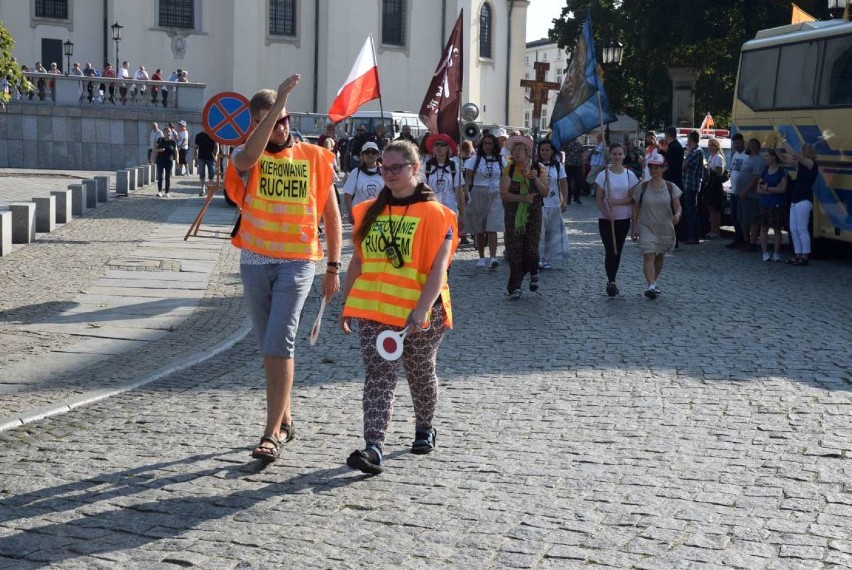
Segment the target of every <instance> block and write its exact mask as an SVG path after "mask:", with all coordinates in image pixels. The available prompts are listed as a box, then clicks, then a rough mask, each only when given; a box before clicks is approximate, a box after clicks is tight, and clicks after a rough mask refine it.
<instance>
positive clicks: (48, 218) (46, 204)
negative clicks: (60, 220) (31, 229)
mask: <svg viewBox="0 0 852 570" xmlns="http://www.w3.org/2000/svg"><path fill="white" fill-rule="evenodd" d="M33 203H34V204H35V207H36V209H35V230H36V231H37V232H52V231H53V230H55V229H56V196H52V195H51V196H46V197H44V198H33Z"/></svg>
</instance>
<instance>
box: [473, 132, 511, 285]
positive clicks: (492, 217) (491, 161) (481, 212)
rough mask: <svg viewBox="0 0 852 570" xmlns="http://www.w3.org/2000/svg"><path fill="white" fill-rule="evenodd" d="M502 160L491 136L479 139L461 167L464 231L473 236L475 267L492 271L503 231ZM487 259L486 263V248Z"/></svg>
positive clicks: (495, 263)
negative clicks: (466, 196) (465, 196)
mask: <svg viewBox="0 0 852 570" xmlns="http://www.w3.org/2000/svg"><path fill="white" fill-rule="evenodd" d="M502 171H503V159H502V158H501V157H500V145H499V144H497V138H496V137H495V136H494V135H492V134H486V135H482V139H481V140H480V141H479V147H477V149H476V156H472V157H470V158H469V159H468V160H467V162H465V164H464V180H465V185H466V186H468V188H470V201H469V202H468V204H467V210H466V212H465V214H466V215H465V223H464V226H465V229H466V230H467V232H468V233H472V234H475V236H476V238H475V239H476V249H477V251H478V252H479V261H477V262H476V267H477V268H480V269H486V268H487V269H490V270H492V271H493V270H495V269H497V268H498V267H500V262H499V261H497V233H498V232H502V231H503V202H502V201H501V200H500V173H501V172H502ZM486 245H487V246H488V253H489V254H490V255H491V257H490V258H489V259H485V246H486Z"/></svg>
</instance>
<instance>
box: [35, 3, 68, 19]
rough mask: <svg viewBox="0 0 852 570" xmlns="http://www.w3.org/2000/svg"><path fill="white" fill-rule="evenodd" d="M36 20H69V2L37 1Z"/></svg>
mask: <svg viewBox="0 0 852 570" xmlns="http://www.w3.org/2000/svg"><path fill="white" fill-rule="evenodd" d="M35 17H36V18H52V19H56V20H67V19H68V0H36V3H35Z"/></svg>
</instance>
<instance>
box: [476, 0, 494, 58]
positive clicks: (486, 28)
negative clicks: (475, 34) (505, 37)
mask: <svg viewBox="0 0 852 570" xmlns="http://www.w3.org/2000/svg"><path fill="white" fill-rule="evenodd" d="M492 26H493V21H492V16H491V5H490V4H489V3H488V2H486V3H485V4H483V5H482V8H480V9H479V57H484V58H486V59H491V57H492V55H491V43H492V42H491V32H492Z"/></svg>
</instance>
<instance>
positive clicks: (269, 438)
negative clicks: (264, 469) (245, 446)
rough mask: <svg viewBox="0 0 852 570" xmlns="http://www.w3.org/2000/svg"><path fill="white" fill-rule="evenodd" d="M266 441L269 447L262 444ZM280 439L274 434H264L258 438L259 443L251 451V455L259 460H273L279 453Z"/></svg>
mask: <svg viewBox="0 0 852 570" xmlns="http://www.w3.org/2000/svg"><path fill="white" fill-rule="evenodd" d="M264 443H268V444H270V445H271V447H267V446H265V445H263V444H264ZM280 445H281V440H280V439H278V438H277V437H275V436H274V435H265V436H263V437H261V438H260V443H259V444H258V446H257V447H255V448H254V450H252V452H251V456H252V457H253V458H255V459H260V460H261V461H275V460H276V459H278V457H279V456H280V455H281V450H280Z"/></svg>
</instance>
